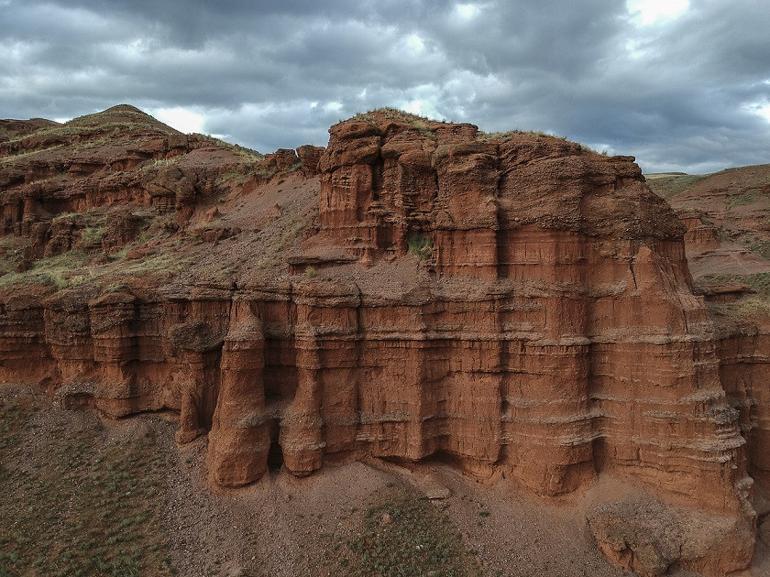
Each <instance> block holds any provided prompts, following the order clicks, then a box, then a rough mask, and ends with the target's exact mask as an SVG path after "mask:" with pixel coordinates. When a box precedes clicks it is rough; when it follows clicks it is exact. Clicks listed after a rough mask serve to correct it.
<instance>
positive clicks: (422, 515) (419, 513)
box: [337, 489, 481, 577]
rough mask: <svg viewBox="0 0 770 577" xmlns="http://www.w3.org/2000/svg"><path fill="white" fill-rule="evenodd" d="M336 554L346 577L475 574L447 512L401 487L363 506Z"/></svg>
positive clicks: (459, 576)
mask: <svg viewBox="0 0 770 577" xmlns="http://www.w3.org/2000/svg"><path fill="white" fill-rule="evenodd" d="M338 554H339V557H338V559H337V564H338V571H337V574H339V575H348V576H350V577H369V576H374V575H376V576H379V577H406V576H415V577H416V576H420V575H441V576H444V577H465V576H469V577H470V576H475V575H480V574H481V570H480V568H479V566H478V563H477V561H476V560H475V559H474V558H473V556H472V555H471V553H470V552H469V551H468V550H467V549H466V548H465V546H464V544H463V541H462V537H461V536H460V534H459V533H458V531H457V529H456V528H455V527H454V526H453V525H452V523H451V521H450V520H449V517H448V516H447V515H446V514H445V513H444V512H443V511H441V510H440V509H438V508H437V507H435V506H434V505H433V504H431V503H430V501H428V499H427V498H425V497H423V496H418V495H415V494H413V493H411V492H408V491H406V490H405V489H392V490H390V491H388V492H387V493H386V494H385V495H384V496H383V498H381V499H380V501H379V502H377V503H375V504H374V505H373V506H371V507H369V508H368V509H367V510H366V512H365V514H364V518H363V527H362V528H361V530H360V532H358V533H357V534H356V535H354V536H353V537H352V538H350V539H349V540H348V541H347V543H345V546H344V547H342V548H341V550H340V551H338Z"/></svg>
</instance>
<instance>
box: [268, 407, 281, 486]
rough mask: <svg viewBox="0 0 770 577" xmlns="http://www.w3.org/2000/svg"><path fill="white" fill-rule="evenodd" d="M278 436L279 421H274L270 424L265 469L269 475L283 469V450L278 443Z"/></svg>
mask: <svg viewBox="0 0 770 577" xmlns="http://www.w3.org/2000/svg"><path fill="white" fill-rule="evenodd" d="M280 434H281V424H280V421H278V420H277V419H274V420H273V421H272V422H271V423H270V449H268V451H267V469H268V470H269V471H270V472H271V473H274V472H278V471H280V470H281V467H283V450H282V449H281V443H280V442H279V439H280Z"/></svg>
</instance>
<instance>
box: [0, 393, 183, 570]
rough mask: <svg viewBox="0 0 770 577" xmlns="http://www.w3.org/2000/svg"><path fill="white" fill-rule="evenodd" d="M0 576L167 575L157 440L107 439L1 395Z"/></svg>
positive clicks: (80, 417) (97, 430)
mask: <svg viewBox="0 0 770 577" xmlns="http://www.w3.org/2000/svg"><path fill="white" fill-rule="evenodd" d="M0 403H3V404H1V405H0V494H2V495H3V498H2V499H0V519H2V520H3V521H2V523H0V576H2V577H17V576H18V577H21V576H38V575H45V576H46V577H59V576H60V577H65V576H66V577H77V576H86V575H88V576H98V577H138V576H140V575H153V576H165V575H173V574H174V573H175V572H174V570H173V568H172V567H171V564H170V559H169V557H168V551H167V545H166V541H165V535H164V533H163V531H162V529H161V523H160V520H161V515H162V512H163V504H164V499H165V488H164V482H165V477H164V470H165V468H166V467H167V466H168V465H169V463H167V462H166V456H165V453H164V452H163V451H162V450H160V449H159V447H158V445H157V443H156V440H155V438H154V437H153V436H152V435H151V434H148V435H146V436H139V437H138V438H129V439H119V440H115V441H109V440H108V439H106V436H105V431H104V429H103V427H102V425H101V424H100V422H99V420H98V419H97V418H96V417H95V416H93V415H89V414H86V413H78V414H76V417H75V422H76V423H77V425H76V426H74V427H73V426H72V419H73V417H72V415H71V414H70V415H68V416H66V417H64V419H66V420H62V419H61V418H59V419H56V418H55V419H50V418H49V416H46V419H45V420H44V419H41V418H38V417H39V416H40V411H41V410H46V411H51V410H52V409H51V408H45V409H44V408H43V407H42V406H41V405H40V404H39V402H38V401H35V400H34V399H33V398H31V397H30V396H28V395H24V396H19V397H17V398H16V399H13V398H11V399H10V400H9V397H8V396H4V399H3V400H2V401H0Z"/></svg>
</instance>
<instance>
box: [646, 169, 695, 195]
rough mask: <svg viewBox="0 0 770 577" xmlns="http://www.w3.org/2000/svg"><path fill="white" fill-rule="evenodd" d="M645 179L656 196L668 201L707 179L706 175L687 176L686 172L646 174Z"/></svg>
mask: <svg viewBox="0 0 770 577" xmlns="http://www.w3.org/2000/svg"><path fill="white" fill-rule="evenodd" d="M644 177H645V179H646V180H647V184H648V185H649V187H650V188H651V189H652V191H653V192H654V193H655V194H657V195H658V196H662V197H663V198H665V199H668V200H670V199H672V198H674V197H675V196H677V195H678V194H681V193H682V192H684V191H685V190H687V189H688V188H690V187H691V186H692V185H694V184H695V183H697V182H698V181H700V180H703V179H704V178H706V176H705V175H698V174H686V173H684V172H664V173H658V174H645V175H644Z"/></svg>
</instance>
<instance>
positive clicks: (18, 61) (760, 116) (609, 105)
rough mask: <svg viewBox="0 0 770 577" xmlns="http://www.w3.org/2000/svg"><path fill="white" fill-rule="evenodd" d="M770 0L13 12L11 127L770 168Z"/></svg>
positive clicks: (17, 6) (4, 7)
mask: <svg viewBox="0 0 770 577" xmlns="http://www.w3.org/2000/svg"><path fill="white" fill-rule="evenodd" d="M768 29H770V6H768V4H767V2H766V1H765V0H732V1H730V2H727V1H726V0H628V2H622V1H618V0H576V1H575V2H564V1H563V0H540V1H539V2H533V1H525V0H516V1H506V0H500V1H493V0H489V1H478V2H473V1H468V2H461V3H460V2H454V1H449V0H414V1H404V0H378V1H374V0H358V1H355V0H337V1H324V2H319V1H317V0H313V1H311V0H283V1H280V2H279V1H276V2H266V1H261V2H254V1H245V0H243V1H238V0H220V1H217V2H213V1H210V2H205V1H203V0H136V1H132V2H125V1H118V0H68V1H66V2H65V1H49V2H39V1H36V0H0V117H11V118H29V117H34V116H44V117H47V118H54V119H68V118H72V117H74V116H78V115H81V114H86V113H90V112H94V111H97V110H101V109H104V108H107V107H109V106H112V105H114V104H118V103H122V102H126V103H131V104H134V105H136V106H139V107H141V108H143V109H145V110H147V111H148V112H150V113H152V114H154V115H156V116H157V117H159V118H160V119H161V120H163V121H165V122H167V123H169V124H171V125H172V126H175V127H176V128H179V129H181V130H184V131H199V132H207V133H212V134H216V135H219V136H221V137H223V138H225V139H226V140H229V141H231V142H237V143H240V144H244V145H247V146H251V147H253V148H256V149H258V150H260V151H263V152H267V151H270V150H273V149H275V148H277V147H284V146H288V147H294V146H298V145H300V144H303V143H313V144H325V142H326V140H327V138H328V134H327V132H326V131H327V128H328V126H329V125H330V124H332V123H334V122H336V121H338V120H340V119H343V118H346V117H348V116H350V115H352V114H355V113H356V112H360V111H364V110H368V109H372V108H376V107H380V106H395V107H399V108H403V109H406V110H408V111H411V112H415V113H419V114H423V115H427V116H431V117H435V118H441V119H446V120H455V121H470V122H474V123H476V124H478V125H479V126H480V127H481V128H482V129H484V130H488V131H497V130H508V129H514V128H518V129H525V130H542V131H546V132H551V133H554V134H559V135H563V136H567V137H569V138H570V139H574V140H578V141H580V142H584V143H586V144H588V145H589V146H592V147H594V148H596V149H599V150H606V151H608V152H610V153H617V154H621V153H622V154H633V155H635V156H637V159H638V161H639V163H640V164H641V165H642V167H643V168H644V169H645V170H648V171H662V170H684V171H688V172H709V171H714V170H719V169H722V168H725V167H728V166H736V165H744V164H759V163H766V162H770V34H768V32H767V31H768Z"/></svg>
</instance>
